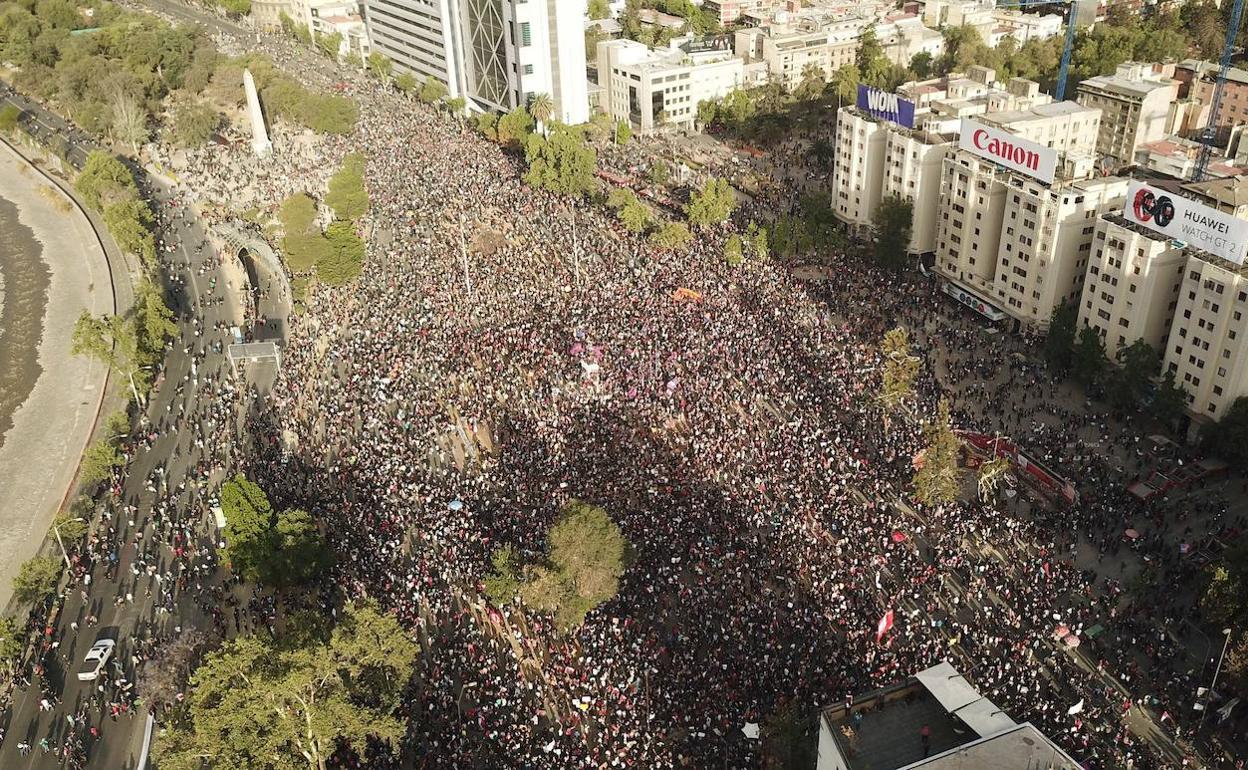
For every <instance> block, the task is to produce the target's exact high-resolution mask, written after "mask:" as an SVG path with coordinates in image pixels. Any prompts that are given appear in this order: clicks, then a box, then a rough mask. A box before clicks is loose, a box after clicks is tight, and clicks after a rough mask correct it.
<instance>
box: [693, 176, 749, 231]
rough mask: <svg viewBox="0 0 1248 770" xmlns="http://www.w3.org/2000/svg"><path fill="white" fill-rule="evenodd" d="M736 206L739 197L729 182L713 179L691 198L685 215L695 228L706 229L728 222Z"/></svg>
mask: <svg viewBox="0 0 1248 770" xmlns="http://www.w3.org/2000/svg"><path fill="white" fill-rule="evenodd" d="M736 206H737V195H736V193H735V192H734V191H733V189H732V185H730V184H729V183H728V180H727V179H719V178H712V179H711V180H710V181H708V182H707V183H706V185H704V186H703V187H702V189H701V190H695V191H694V193H693V195H691V196H690V198H689V205H688V206H686V207H685V215H686V216H687V217H689V224H691V225H693V226H694V227H706V226H708V225H716V224H719V223H721V222H726V221H728V217H730V216H732V212H733V209H735V208H736Z"/></svg>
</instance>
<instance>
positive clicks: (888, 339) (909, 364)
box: [879, 326, 919, 413]
mask: <svg viewBox="0 0 1248 770" xmlns="http://www.w3.org/2000/svg"><path fill="white" fill-rule="evenodd" d="M880 355H881V357H882V358H883V359H884V371H883V373H882V376H881V388H880V396H879V398H880V403H881V404H883V405H884V408H885V410H886V413H891V412H896V411H897V410H898V409H900V408H901V407H902V406H903V405H904V404H905V402H907V401H909V400H911V399H912V398H914V381H915V378H917V377H918V375H919V359H918V357H917V356H913V355H911V354H910V335H909V333H908V332H907V331H906V329H905V327H902V326H898V327H896V328H893V329H891V330H889V331H888V332H886V333H885V334H884V340H883V342H882V343H881V344H880Z"/></svg>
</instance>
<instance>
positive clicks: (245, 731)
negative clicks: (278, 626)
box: [156, 604, 419, 770]
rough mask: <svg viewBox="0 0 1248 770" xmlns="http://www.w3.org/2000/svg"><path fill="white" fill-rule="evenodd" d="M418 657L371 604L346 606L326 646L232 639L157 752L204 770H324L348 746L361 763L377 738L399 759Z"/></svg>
mask: <svg viewBox="0 0 1248 770" xmlns="http://www.w3.org/2000/svg"><path fill="white" fill-rule="evenodd" d="M418 655H419V648H418V647H417V645H416V644H415V643H414V642H412V641H411V637H410V635H409V634H408V633H407V632H406V631H405V630H404V629H403V628H402V627H400V626H399V624H398V623H397V622H396V621H395V620H394V618H392V617H390V616H389V615H383V614H381V613H380V612H379V611H378V610H377V608H376V606H375V605H372V604H361V605H348V606H347V607H346V608H345V610H344V612H343V613H342V617H341V619H340V621H339V623H338V626H337V627H336V628H335V629H334V631H333V633H332V635H331V636H330V638H329V640H328V641H327V642H325V641H321V640H320V639H318V638H316V637H315V636H309V635H300V637H299V638H292V639H291V640H279V641H277V642H271V641H266V640H264V639H261V638H260V637H257V636H241V637H238V638H236V639H233V640H231V641H229V642H227V643H226V644H225V646H224V647H223V648H222V649H220V650H219V651H217V652H213V653H210V654H209V655H207V656H206V657H205V658H204V661H203V663H201V664H200V666H199V667H198V668H197V669H196V670H195V673H194V674H193V675H192V677H191V687H190V688H189V692H190V695H189V697H188V698H187V701H186V705H185V709H184V710H182V711H180V712H179V713H178V715H177V717H178V718H176V719H175V720H172V721H171V723H170V724H169V725H168V727H167V729H166V731H165V733H164V734H163V735H162V736H161V739H160V742H159V743H158V744H157V748H156V752H157V753H156V756H157V757H158V759H159V761H160V766H161V767H162V768H167V770H199V769H200V768H201V766H202V763H203V758H206V757H207V758H211V760H212V764H213V766H215V767H240V768H241V767H247V768H254V769H255V770H293V769H294V768H308V770H325V768H326V767H327V763H328V760H329V758H330V756H331V755H332V754H333V753H334V752H335V751H336V750H337V749H338V748H339V747H340V746H350V747H352V748H354V749H355V750H356V751H358V752H360V754H361V755H362V754H363V753H364V747H366V746H368V745H370V739H371V740H373V741H376V742H377V743H379V744H380V745H381V746H383V747H384V750H385V751H388V752H389V753H391V754H396V753H397V752H398V748H399V741H400V739H401V738H402V737H403V733H404V721H403V719H402V718H401V717H400V716H399V714H398V712H397V707H398V701H399V694H400V693H401V692H402V689H403V687H404V685H405V684H406V683H407V681H408V679H409V678H410V677H411V675H412V669H413V666H414V665H415V662H416V658H417V656H418Z"/></svg>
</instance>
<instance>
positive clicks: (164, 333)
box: [135, 278, 178, 358]
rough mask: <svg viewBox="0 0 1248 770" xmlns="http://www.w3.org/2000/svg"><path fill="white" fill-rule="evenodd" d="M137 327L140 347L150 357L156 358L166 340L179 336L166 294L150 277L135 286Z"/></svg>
mask: <svg viewBox="0 0 1248 770" xmlns="http://www.w3.org/2000/svg"><path fill="white" fill-rule="evenodd" d="M135 308H136V310H137V313H136V318H135V320H136V328H137V330H138V333H139V336H140V340H139V342H140V347H141V348H142V349H143V350H144V351H146V352H147V354H148V355H147V357H148V358H156V357H158V356H159V351H161V350H162V349H163V348H164V345H165V342H166V341H167V340H171V339H173V338H174V337H177V336H178V325H177V324H176V323H174V321H173V311H172V310H170V309H169V305H167V304H166V303H165V294H164V292H162V291H161V290H160V289H158V288H157V287H156V284H155V283H153V282H152V280H151V279H149V278H144V279H143V280H141V281H139V283H138V285H137V286H136V287H135Z"/></svg>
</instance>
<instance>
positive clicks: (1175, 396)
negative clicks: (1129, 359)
mask: <svg viewBox="0 0 1248 770" xmlns="http://www.w3.org/2000/svg"><path fill="white" fill-rule="evenodd" d="M1186 406H1187V391H1185V390H1183V387H1182V386H1181V385H1179V384H1178V383H1177V382H1176V381H1175V378H1174V372H1172V371H1170V370H1168V369H1167V370H1166V373H1165V374H1163V375H1162V377H1161V383H1160V384H1158V385H1157V390H1156V392H1155V394H1154V395H1153V404H1152V412H1153V417H1155V418H1156V419H1157V421H1158V422H1160V423H1161V424H1162V425H1170V426H1173V425H1174V422H1175V421H1176V420H1178V419H1179V417H1181V416H1182V415H1183V409H1184V407H1186Z"/></svg>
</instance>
